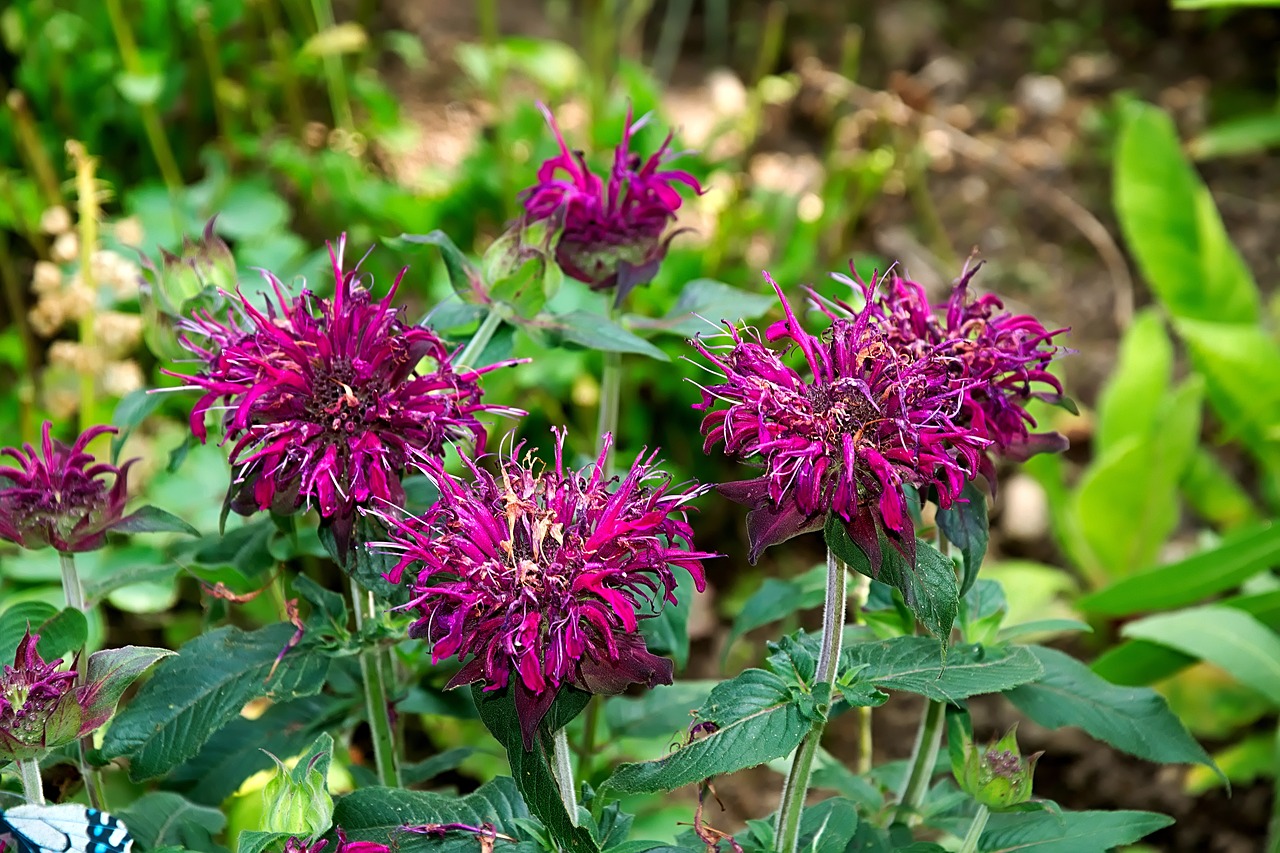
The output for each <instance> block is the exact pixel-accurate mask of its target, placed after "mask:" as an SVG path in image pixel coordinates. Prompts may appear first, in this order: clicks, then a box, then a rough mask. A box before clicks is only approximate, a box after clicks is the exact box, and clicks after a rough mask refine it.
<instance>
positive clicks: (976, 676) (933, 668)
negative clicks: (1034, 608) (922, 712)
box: [840, 637, 1044, 704]
mask: <svg viewBox="0 0 1280 853" xmlns="http://www.w3.org/2000/svg"><path fill="white" fill-rule="evenodd" d="M857 666H862V667H865V668H864V669H862V670H861V671H860V672H858V673H857V680H858V681H860V682H867V683H870V684H874V685H875V686H876V687H879V688H881V689H884V690H906V691H909V692H911V693H918V694H920V695H921V696H926V697H928V698H929V699H932V700H934V701H937V702H951V703H953V704H954V703H957V702H959V701H960V700H962V699H967V698H968V697H970V696H977V695H979V694H983V693H1003V692H1005V691H1006V690H1009V689H1010V688H1013V687H1016V686H1017V685H1019V684H1026V683H1027V682H1030V681H1034V680H1035V679H1037V678H1039V677H1040V676H1041V675H1043V674H1044V669H1043V668H1042V667H1041V666H1040V664H1039V662H1038V661H1037V660H1036V658H1035V656H1034V655H1032V654H1031V652H1030V651H1028V649H1027V647H1025V646H1010V647H1005V648H1000V647H991V648H987V647H984V646H979V645H976V644H969V645H962V646H956V647H955V648H953V649H952V650H951V652H950V653H949V654H948V655H947V657H946V659H945V661H944V659H943V657H942V650H941V649H940V648H939V646H938V643H937V641H936V640H931V639H929V638H928V637H893V638H891V639H888V640H879V641H876V642H870V643H858V644H856V645H853V646H850V647H849V648H846V649H845V650H844V651H843V652H842V653H841V656H840V668H841V670H842V671H843V670H847V669H850V668H852V667H857Z"/></svg>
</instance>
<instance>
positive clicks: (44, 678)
mask: <svg viewBox="0 0 1280 853" xmlns="http://www.w3.org/2000/svg"><path fill="white" fill-rule="evenodd" d="M39 641H40V635H39V634H32V633H31V631H30V629H28V630H27V632H26V635H25V636H24V637H23V638H22V641H21V642H20V643H18V650H17V652H16V654H15V655H14V660H13V666H9V665H8V664H5V665H4V666H3V667H2V668H0V761H27V760H30V759H33V758H39V757H40V756H41V755H43V754H44V753H45V752H47V751H48V750H50V749H55V748H57V747H59V746H62V745H64V744H68V743H71V742H72V741H74V740H77V739H78V738H81V737H84V736H85V735H87V734H88V733H89V732H92V731H93V730H94V729H96V728H98V727H99V726H101V725H102V724H103V723H105V722H106V721H107V720H109V719H110V718H111V715H112V714H113V713H114V712H115V707H116V702H118V701H119V699H120V695H121V694H122V693H123V692H124V690H125V688H126V687H128V686H129V684H131V683H132V682H133V681H134V679H136V678H137V677H138V676H139V675H141V674H142V673H143V672H144V671H146V669H147V668H148V667H149V666H151V664H153V663H155V662H156V661H157V660H159V659H160V658H162V657H165V656H168V655H171V654H173V652H169V651H165V650H163V649H146V648H138V647H135V646H127V647H125V648H123V649H109V650H105V651H100V652H95V653H94V654H93V655H92V656H91V657H90V659H89V667H88V673H87V676H86V680H85V683H83V684H81V685H79V686H76V677H77V675H76V672H75V670H74V669H73V670H59V669H58V666H59V665H61V663H62V661H61V660H54V661H50V662H47V663H46V662H45V660H44V659H43V658H41V657H40V653H39V652H38V651H36V645H37V643H39Z"/></svg>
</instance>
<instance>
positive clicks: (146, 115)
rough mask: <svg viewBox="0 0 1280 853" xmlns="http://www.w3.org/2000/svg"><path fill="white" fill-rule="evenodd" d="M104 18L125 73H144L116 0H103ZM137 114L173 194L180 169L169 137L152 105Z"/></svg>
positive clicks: (178, 186)
mask: <svg viewBox="0 0 1280 853" xmlns="http://www.w3.org/2000/svg"><path fill="white" fill-rule="evenodd" d="M105 2H106V6H107V17H109V18H110V19H111V30H112V32H114V33H115V37H116V45H117V46H118V47H119V48H120V58H121V60H122V61H123V62H124V69H125V71H127V72H129V73H130V74H133V75H135V76H138V77H142V76H143V75H144V74H145V73H146V69H144V68H143V64H142V55H141V54H140V53H139V52H138V44H137V42H135V41H134V40H133V31H132V30H130V29H129V22H128V19H127V18H125V15H124V9H123V8H121V6H120V0H105ZM138 113H139V114H140V115H141V116H142V129H143V131H145V132H146V134H147V142H148V143H149V144H150V145H151V153H152V154H153V155H154V156H155V158H156V165H157V166H158V167H159V168H160V175H161V177H163V178H164V183H165V186H167V187H168V188H169V192H171V193H176V192H177V191H178V190H180V189H182V170H181V169H179V168H178V161H177V160H176V159H174V156H173V149H172V148H170V147H169V137H167V136H165V133H164V123H163V122H162V121H161V120H160V112H159V111H158V110H157V109H156V105H155V104H154V103H145V104H138Z"/></svg>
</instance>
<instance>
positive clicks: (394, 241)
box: [382, 231, 484, 305]
mask: <svg viewBox="0 0 1280 853" xmlns="http://www.w3.org/2000/svg"><path fill="white" fill-rule="evenodd" d="M382 242H383V243H384V244H386V245H387V246H390V247H392V248H393V249H398V250H400V251H409V250H411V249H412V246H413V244H417V245H423V246H435V247H436V248H437V249H439V250H440V257H441V259H442V260H443V261H444V268H445V272H447V273H448V274H449V285H450V286H451V287H452V288H453V292H454V293H456V294H458V296H460V297H462V301H463V302H464V303H467V304H471V305H479V304H482V303H483V302H484V283H483V282H482V281H481V280H480V271H479V270H478V269H477V268H476V266H475V264H473V263H471V260H470V259H469V258H467V256H466V254H465V253H464V252H463V251H462V250H461V249H459V248H458V246H457V244H456V243H454V242H453V239H452V238H451V237H450V236H449V235H448V234H446V233H444V232H443V231H432V232H431V233H429V234H401V235H400V236H399V237H391V238H388V239H385V240H383V241H382Z"/></svg>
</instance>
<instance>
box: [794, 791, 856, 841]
mask: <svg viewBox="0 0 1280 853" xmlns="http://www.w3.org/2000/svg"><path fill="white" fill-rule="evenodd" d="M857 831H858V807H857V806H855V805H854V804H853V803H852V802H850V801H849V800H846V799H845V798H844V797H832V798H831V799H828V800H823V801H822V802H820V803H817V804H816V805H812V806H808V807H806V808H805V810H804V813H803V814H801V815H800V840H799V843H798V844H797V846H796V850H797V851H799V852H800V853H845V850H846V848H848V846H849V842H851V841H852V840H853V836H854V833H856V832H857Z"/></svg>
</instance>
